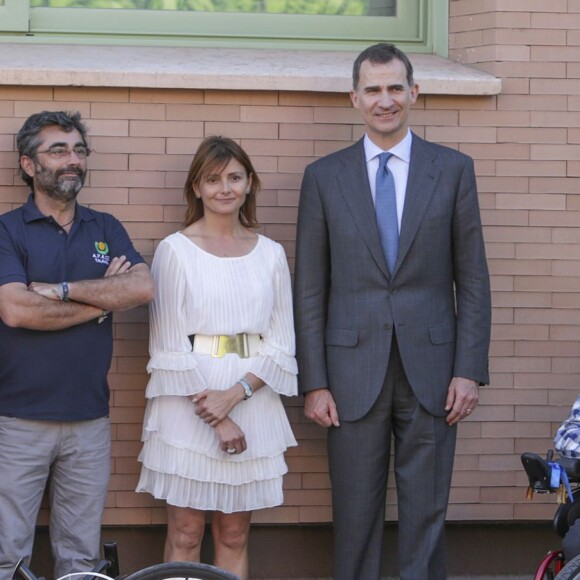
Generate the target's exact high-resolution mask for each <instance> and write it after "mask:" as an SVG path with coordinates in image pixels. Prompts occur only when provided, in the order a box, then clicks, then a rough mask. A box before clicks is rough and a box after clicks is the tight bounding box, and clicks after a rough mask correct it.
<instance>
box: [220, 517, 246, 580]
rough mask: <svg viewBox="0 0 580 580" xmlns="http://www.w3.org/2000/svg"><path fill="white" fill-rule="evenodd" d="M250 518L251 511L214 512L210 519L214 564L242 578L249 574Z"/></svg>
mask: <svg viewBox="0 0 580 580" xmlns="http://www.w3.org/2000/svg"><path fill="white" fill-rule="evenodd" d="M251 518H252V512H236V513H233V514H224V513H222V512H215V513H214V515H213V519H212V533H213V541H214V549H215V565H216V566H218V567H219V568H222V569H223V570H228V571H229V572H233V573H234V574H237V575H238V576H239V577H240V578H242V579H244V580H246V579H247V578H248V574H249V572H248V567H249V566H248V538H249V535H250V520H251Z"/></svg>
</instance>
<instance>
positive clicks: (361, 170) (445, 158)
mask: <svg viewBox="0 0 580 580" xmlns="http://www.w3.org/2000/svg"><path fill="white" fill-rule="evenodd" d="M295 318H296V334H297V356H298V365H299V382H300V388H301V391H302V392H303V393H305V392H307V391H310V390H313V389H317V388H321V387H327V388H329V389H330V390H331V392H332V394H333V396H334V399H335V401H336V403H337V406H338V412H339V417H340V418H341V419H343V420H347V421H349V420H351V421H352V420H357V419H360V418H361V417H363V416H364V415H365V414H366V413H367V412H368V411H369V410H370V408H371V407H372V405H373V403H374V402H375V401H376V399H377V397H378V394H379V392H380V390H381V388H382V385H383V382H384V379H385V374H386V370H387V363H388V360H389V352H390V348H391V340H392V338H393V332H395V333H396V336H397V342H398V345H399V350H400V353H401V359H402V361H403V365H404V367H405V371H406V373H407V377H408V379H409V382H410V384H411V387H412V389H413V391H414V393H415V395H416V396H417V398H418V399H419V401H420V403H421V404H422V405H423V406H424V407H425V408H426V409H427V410H428V411H429V412H430V413H432V414H433V415H438V416H443V415H444V414H445V410H444V407H445V399H446V397H447V389H448V387H449V383H450V381H451V378H452V377H453V376H460V377H465V378H470V379H474V380H476V381H479V382H480V383H482V384H485V383H488V382H489V377H488V350H489V339H490V326H491V306H490V289H489V275H488V270H487V264H486V259H485V248H484V243H483V236H482V231H481V221H480V214H479V205H478V200H477V189H476V183H475V174H474V170H473V162H472V160H471V158H469V157H467V156H466V155H463V154H461V153H459V152H458V151H455V150H453V149H449V148H447V147H442V146H440V145H436V144H433V143H429V142H427V141H424V140H423V139H421V138H419V137H417V136H416V135H413V143H412V149H411V163H410V167H409V178H408V183H407V191H406V198H405V206H404V210H403V218H402V224H401V233H400V239H399V256H398V260H397V264H396V267H395V271H394V272H393V275H392V276H391V275H390V274H389V271H388V268H387V265H386V261H385V258H384V255H383V251H382V248H381V244H380V240H379V234H378V228H377V223H376V217H375V210H374V204H373V201H372V196H371V191H370V187H369V183H368V176H367V170H366V163H365V155H364V146H363V141H362V140H361V141H359V142H357V143H356V144H354V145H353V146H351V147H348V148H346V149H343V150H341V151H338V152H336V153H333V154H331V155H328V156H327V157H324V158H322V159H319V160H318V161H315V162H314V163H312V164H311V165H309V166H308V167H307V169H306V172H305V174H304V179H303V183H302V189H301V195H300V208H299V215H298V232H297V256H296V275H295Z"/></svg>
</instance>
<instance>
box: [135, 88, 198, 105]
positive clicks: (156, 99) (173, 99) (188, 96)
mask: <svg viewBox="0 0 580 580" xmlns="http://www.w3.org/2000/svg"><path fill="white" fill-rule="evenodd" d="M203 97H204V91H200V90H196V89H181V90H180V89H152V88H146V89H141V88H135V87H133V88H131V89H129V100H130V101H131V102H132V103H203Z"/></svg>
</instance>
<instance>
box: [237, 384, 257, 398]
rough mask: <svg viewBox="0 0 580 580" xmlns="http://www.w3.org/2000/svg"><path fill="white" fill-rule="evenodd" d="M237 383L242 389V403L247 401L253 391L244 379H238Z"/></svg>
mask: <svg viewBox="0 0 580 580" xmlns="http://www.w3.org/2000/svg"><path fill="white" fill-rule="evenodd" d="M238 383H240V385H242V387H243V388H244V401H247V400H248V399H249V398H250V397H251V396H252V395H253V394H254V389H252V385H250V383H248V381H246V379H240V380H239V381H238Z"/></svg>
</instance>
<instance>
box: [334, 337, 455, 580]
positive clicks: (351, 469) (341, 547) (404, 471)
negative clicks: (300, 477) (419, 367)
mask: <svg viewBox="0 0 580 580" xmlns="http://www.w3.org/2000/svg"><path fill="white" fill-rule="evenodd" d="M353 388H356V385H353ZM456 433H457V430H456V428H455V427H449V426H448V425H447V423H446V422H445V418H444V417H434V416H433V415H430V414H429V413H427V411H425V409H424V408H423V407H422V406H421V405H420V404H419V402H418V401H417V398H416V397H415V395H414V394H413V391H412V389H411V387H410V385H409V382H408V380H407V378H406V375H405V372H404V369H403V365H402V363H401V358H400V355H399V352H398V349H397V346H396V341H393V348H392V349H391V356H390V359H389V366H388V370H387V376H386V379H385V383H384V385H383V389H382V391H381V394H380V396H379V398H378V400H377V401H376V403H375V405H374V406H373V408H372V409H371V411H370V412H369V413H368V414H367V415H366V416H365V417H363V418H362V419H360V420H359V421H353V422H347V421H341V426H340V427H338V428H331V430H330V431H329V435H328V451H329V463H330V477H331V481H332V500H333V519H334V535H335V558H334V561H335V576H334V577H335V579H336V580H378V579H379V578H380V577H381V552H382V539H383V529H384V515H385V498H386V488H387V478H388V470H389V461H390V445H391V435H393V439H394V443H395V450H394V458H395V462H394V467H395V480H396V487H397V498H398V520H399V526H398V542H399V548H398V554H399V570H400V577H401V580H442V579H445V578H446V564H445V545H444V542H445V538H444V526H445V515H446V511H447V503H448V499H449V489H450V486H451V474H452V470H453V456H454V453H455V439H456Z"/></svg>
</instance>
